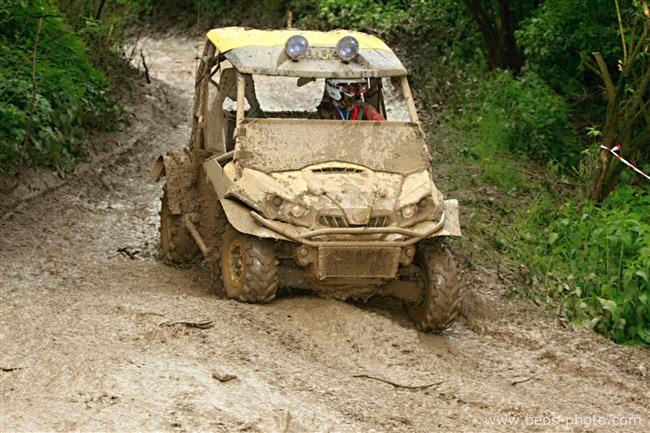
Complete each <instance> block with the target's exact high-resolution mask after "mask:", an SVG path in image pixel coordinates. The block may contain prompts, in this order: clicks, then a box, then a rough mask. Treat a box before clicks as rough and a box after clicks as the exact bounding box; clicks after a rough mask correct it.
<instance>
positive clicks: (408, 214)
mask: <svg viewBox="0 0 650 433" xmlns="http://www.w3.org/2000/svg"><path fill="white" fill-rule="evenodd" d="M413 215H415V206H413V205H408V206H406V207H403V208H402V216H403V217H404V218H406V219H408V218H413Z"/></svg>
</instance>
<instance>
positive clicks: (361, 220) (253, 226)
mask: <svg viewBox="0 0 650 433" xmlns="http://www.w3.org/2000/svg"><path fill="white" fill-rule="evenodd" d="M207 38H208V41H207V43H206V45H205V49H204V51H203V55H202V56H201V57H200V59H199V64H198V69H197V71H196V86H195V98H194V106H193V119H194V121H193V130H192V138H191V143H190V146H189V148H185V149H182V150H178V151H172V152H169V153H168V154H167V155H165V156H162V157H160V158H159V159H158V161H157V162H156V164H155V166H154V168H153V169H152V172H151V175H152V177H153V179H155V180H159V179H160V178H161V177H162V176H165V177H166V184H165V186H164V193H163V197H162V207H161V211H160V218H161V221H160V234H161V239H160V242H161V255H162V257H163V259H165V260H167V261H170V262H191V261H193V260H196V259H197V257H200V255H201V254H202V255H203V257H204V259H205V262H206V263H207V264H208V265H209V266H210V269H211V272H212V276H213V283H212V284H213V286H214V290H215V291H216V292H217V294H219V295H222V296H225V297H228V298H232V299H237V300H239V301H243V302H260V303H264V302H269V301H271V300H273V299H274V298H275V296H276V292H277V291H278V288H279V287H280V288H287V289H312V290H314V291H316V292H317V293H318V294H320V295H322V296H326V297H334V298H337V299H351V298H352V299H368V298H370V297H372V296H375V295H392V296H395V297H397V298H399V299H402V300H403V301H404V302H405V305H406V310H407V312H408V314H409V316H410V317H411V319H412V320H413V322H414V323H415V324H416V326H417V327H418V328H419V329H422V330H431V331H440V330H442V329H444V328H446V327H447V326H449V324H450V323H451V322H452V320H453V319H454V317H455V316H456V314H457V312H458V308H459V303H460V296H459V283H458V275H457V271H456V266H455V264H454V261H453V258H452V256H451V255H450V253H449V252H448V250H447V249H446V248H445V246H444V245H443V243H442V241H441V240H442V239H443V238H444V237H446V236H460V228H459V223H458V204H457V202H456V201H455V200H443V197H442V194H441V193H440V191H438V190H437V189H436V186H435V185H434V183H433V180H432V167H431V157H430V154H429V151H428V149H427V145H426V141H425V137H424V134H423V132H422V129H421V128H420V124H419V121H418V116H417V112H416V108H415V104H414V102H413V97H412V95H411V92H410V89H409V85H408V82H407V79H406V70H405V68H404V66H403V65H402V63H401V62H400V61H399V59H398V58H397V56H396V55H395V54H394V53H393V52H392V51H391V50H390V48H388V46H386V44H385V43H384V42H382V41H381V40H380V39H378V38H376V37H374V36H370V35H367V34H363V33H358V32H349V31H343V30H337V31H333V32H316V31H301V30H274V31H266V30H253V29H244V28H235V27H231V28H221V29H216V30H212V31H210V32H208V34H207ZM331 78H338V79H343V78H345V79H357V80H358V79H365V80H366V82H367V93H366V94H365V101H366V102H367V103H368V104H371V105H372V106H373V107H377V109H378V110H379V112H381V113H382V115H383V116H384V118H386V119H387V120H386V121H365V120H359V121H348V120H330V119H317V118H315V117H316V116H315V112H316V109H315V108H313V107H315V106H316V105H317V104H318V102H319V100H321V99H322V98H323V97H324V92H323V79H331ZM276 81H277V83H279V84H271V85H270V87H269V88H267V89H266V90H265V89H264V84H269V83H275V82H276ZM267 87H268V86H267ZM306 88H311V89H315V91H316V100H314V99H313V96H312V100H311V101H310V102H309V104H311V105H309V104H307V106H306V107H305V104H304V103H301V102H298V100H299V99H300V96H301V95H303V96H304V95H305V89H306ZM388 88H390V89H392V92H393V95H389V92H388V91H387V90H386V89H388ZM269 89H270V90H269ZM273 92H275V96H274V95H273ZM263 94H264V95H263ZM269 94H270V95H271V99H272V98H273V97H284V98H287V97H289V98H291V99H292V100H293V101H296V102H295V103H293V104H292V105H290V106H289V109H286V107H284V108H285V109H283V108H280V109H278V108H277V107H275V108H273V107H272V108H268V107H267V106H265V104H264V103H263V101H262V99H263V98H262V96H266V97H268V96H269ZM385 96H386V99H389V98H388V96H390V99H396V98H397V99H400V98H401V99H400V100H401V101H402V102H403V104H404V107H405V109H404V110H403V112H404V113H405V114H404V115H405V116H406V118H407V119H406V120H405V121H395V120H391V110H390V108H388V109H387V104H386V101H385ZM258 97H259V98H260V99H258Z"/></svg>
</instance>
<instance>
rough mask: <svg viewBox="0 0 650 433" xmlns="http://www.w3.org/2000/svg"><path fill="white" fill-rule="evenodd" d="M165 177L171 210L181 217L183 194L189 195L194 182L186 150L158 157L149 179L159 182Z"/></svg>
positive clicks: (174, 151)
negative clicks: (188, 192)
mask: <svg viewBox="0 0 650 433" xmlns="http://www.w3.org/2000/svg"><path fill="white" fill-rule="evenodd" d="M163 176H165V177H166V178H167V182H166V183H165V188H166V190H167V199H168V205H169V210H170V211H171V213H172V214H173V215H180V214H181V212H182V206H181V203H182V200H183V194H186V193H187V191H188V189H189V188H190V186H191V184H192V180H193V172H192V167H191V162H190V157H189V155H188V153H187V151H186V150H185V149H183V150H173V151H171V152H168V153H167V154H166V155H161V156H159V157H158V159H157V160H156V162H155V163H154V165H153V167H152V168H151V170H150V171H149V177H151V179H152V180H153V181H154V182H158V181H160V178H161V177H163Z"/></svg>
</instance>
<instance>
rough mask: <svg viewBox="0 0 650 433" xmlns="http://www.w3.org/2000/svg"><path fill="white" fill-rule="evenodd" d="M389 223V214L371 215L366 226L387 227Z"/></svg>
mask: <svg viewBox="0 0 650 433" xmlns="http://www.w3.org/2000/svg"><path fill="white" fill-rule="evenodd" d="M389 225H390V217H389V216H380V217H372V218H370V221H368V227H388V226H389Z"/></svg>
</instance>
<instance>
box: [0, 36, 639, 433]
mask: <svg viewBox="0 0 650 433" xmlns="http://www.w3.org/2000/svg"><path fill="white" fill-rule="evenodd" d="M144 42H145V52H146V54H147V55H148V58H149V60H150V64H149V67H150V70H151V72H152V75H154V77H157V78H159V79H160V80H162V82H159V83H156V84H153V85H151V86H150V87H149V88H148V90H147V93H148V96H145V97H144V98H143V103H142V104H141V105H140V106H138V107H134V110H133V111H134V113H135V116H136V119H135V120H134V121H133V125H132V126H131V127H130V128H129V129H128V130H126V131H123V132H121V133H118V134H115V135H114V136H113V137H112V139H114V140H116V141H119V142H120V143H130V144H129V145H128V146H125V150H123V151H121V152H120V153H118V154H116V155H115V157H114V158H110V159H106V160H104V161H103V162H100V163H99V165H98V166H97V167H95V168H93V169H90V170H88V171H87V172H86V174H85V175H84V176H79V177H76V178H73V179H71V180H70V181H68V182H66V183H65V185H63V186H62V187H60V188H58V189H56V190H54V191H50V192H48V193H45V194H42V195H41V196H39V197H37V198H36V199H33V200H31V201H30V202H28V203H26V204H24V205H23V206H21V207H19V208H18V209H16V210H15V211H14V212H12V213H5V214H4V215H3V216H2V220H0V245H1V247H0V308H1V315H0V343H1V344H0V367H1V370H0V431H2V432H11V431H30V432H32V431H84V432H96V431H134V432H135V431H170V432H183V431H187V432H197V431H210V432H233V431H249V432H269V433H271V432H434V431H450V432H461V431H467V432H483V431H507V432H520V431H527V430H531V431H581V432H582V431H585V432H586V431H639V432H641V431H650V408H649V407H650V387H649V383H650V378H649V376H648V375H649V371H648V370H649V368H650V355H649V354H648V353H647V352H644V351H641V350H637V349H633V348H627V347H621V346H616V345H614V344H613V343H611V342H608V341H606V340H604V339H602V338H600V337H598V336H596V335H594V334H592V333H589V332H586V331H570V330H566V329H563V328H562V327H560V326H559V325H557V324H556V323H555V321H554V319H553V318H552V317H551V318H549V317H546V316H544V315H543V313H541V312H540V310H537V309H535V308H534V307H532V306H529V305H527V304H523V303H520V302H517V301H510V300H506V299H505V298H504V297H503V296H502V293H503V290H504V288H503V287H502V286H501V282H500V280H499V279H498V278H497V277H496V273H495V272H494V271H493V270H490V269H478V270H477V269H474V270H471V271H470V270H469V268H468V267H467V266H465V269H464V273H463V275H464V276H463V282H464V287H465V292H464V295H463V297H464V304H463V309H462V317H460V318H459V319H458V320H457V322H456V324H454V326H453V327H452V328H451V329H450V330H448V331H447V332H445V333H444V334H443V335H439V336H435V335H428V334H422V333H419V332H417V331H415V330H414V328H413V326H412V325H411V323H410V322H409V320H408V319H407V317H406V316H405V314H404V313H403V312H402V310H401V308H400V307H399V305H397V304H396V303H394V302H391V301H390V300H381V299H380V300H375V301H373V302H371V303H370V304H369V305H354V304H348V303H341V302H336V301H331V300H325V299H319V298H315V297H310V296H306V295H300V296H295V295H294V296H287V295H285V296H281V297H280V299H279V300H277V301H275V302H273V303H272V304H270V305H265V306H257V305H244V304H239V303H236V302H233V301H227V300H220V299H216V298H214V297H213V296H212V295H211V294H210V292H209V278H208V275H207V271H206V270H205V269H202V268H200V267H197V268H189V269H180V268H174V267H169V266H166V265H164V264H162V263H160V262H159V261H158V260H157V257H156V256H157V239H158V236H157V225H158V216H157V212H158V207H159V197H160V193H161V185H157V184H153V183H151V182H150V181H149V180H148V178H147V172H148V169H149V167H150V165H151V163H152V162H153V161H154V159H155V157H156V156H157V155H158V154H160V153H162V152H164V151H166V150H168V149H171V148H174V147H179V146H183V145H186V144H187V142H188V137H189V126H188V113H189V112H190V111H189V105H190V98H191V88H192V73H191V65H192V64H193V59H192V58H193V56H194V54H195V51H194V49H193V47H194V45H195V41H193V40H183V39H180V38H175V39H166V40H164V41H156V40H146V41H144ZM143 86H146V85H145V84H143ZM462 266H463V264H462V263H461V267H462ZM183 320H185V321H201V320H210V321H212V324H213V326H212V327H209V328H207V329H200V328H192V327H188V326H185V325H183V324H175V325H174V324H171V325H170V326H161V324H162V323H163V322H165V321H172V322H173V321H183ZM533 417H537V418H533ZM621 417H622V418H621ZM621 424H623V425H621Z"/></svg>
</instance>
